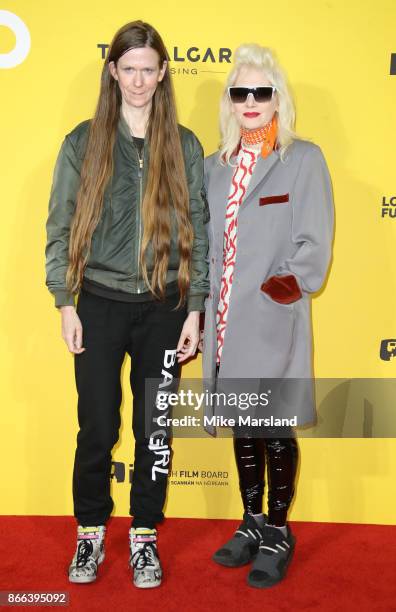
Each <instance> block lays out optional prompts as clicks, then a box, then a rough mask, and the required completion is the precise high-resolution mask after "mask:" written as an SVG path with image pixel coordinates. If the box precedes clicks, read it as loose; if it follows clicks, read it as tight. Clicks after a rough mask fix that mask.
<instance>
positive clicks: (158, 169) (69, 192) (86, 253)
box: [46, 21, 208, 588]
mask: <svg viewBox="0 0 396 612" xmlns="http://www.w3.org/2000/svg"><path fill="white" fill-rule="evenodd" d="M168 60H169V58H168V54H167V51H166V48H165V46H164V43H163V41H162V39H161V37H160V35H159V34H158V32H157V31H156V30H155V29H154V28H153V27H152V26H150V25H149V24H147V23H143V22H141V21H136V22H132V23H129V24H127V25H125V26H124V27H123V28H121V29H120V30H119V31H118V32H117V33H116V34H115V36H114V39H113V41H112V43H111V45H110V48H109V51H108V55H107V58H106V61H105V63H104V66H103V71H102V79H101V89H100V94H99V100H98V104H97V109H96V113H95V116H94V117H93V119H92V120H91V121H84V122H83V123H81V124H80V125H78V126H77V127H76V128H75V129H74V130H73V131H72V132H71V133H70V134H69V135H68V136H67V137H66V139H65V141H64V143H63V145H62V148H61V152H60V154H59V158H58V161H57V165H56V169H55V174H54V182H53V187H52V193H51V200H50V207H49V217H48V223H47V232H48V241H47V249H46V257H47V285H48V288H49V290H50V291H51V292H52V293H53V294H54V296H55V305H56V306H57V307H58V308H59V309H60V312H61V316H62V333H63V338H64V340H65V342H66V344H67V347H68V349H69V351H70V352H71V353H72V354H73V355H74V359H75V374H76V383H77V391H78V419H79V425H80V430H79V432H78V436H77V450H76V455H75V463H74V474H73V496H74V514H75V517H76V519H77V522H78V528H77V548H76V553H75V555H74V558H73V560H72V563H71V565H70V569H69V579H70V580H71V581H72V582H79V583H87V582H92V581H93V580H95V579H96V576H97V570H98V565H99V564H100V563H101V562H102V561H103V559H104V535H105V530H106V522H107V520H108V519H109V517H110V514H111V511H112V508H113V501H112V498H111V496H110V469H111V451H112V448H113V446H114V444H115V443H116V441H117V439H118V430H119V427H120V414H119V409H120V403H121V385H120V372H121V366H122V363H123V360H124V357H125V354H126V353H128V354H129V355H130V356H131V357H132V369H131V378H130V382H131V388H132V392H133V433H134V437H135V460H134V469H133V480H132V489H131V497H130V514H131V515H132V516H133V520H132V525H131V529H130V531H129V543H130V565H131V568H132V570H133V579H134V584H135V585H136V586H137V587H139V588H150V587H156V586H158V585H159V584H160V583H161V576H162V570H161V564H160V560H159V556H158V551H157V530H156V525H157V523H158V522H160V521H161V520H162V518H163V506H164V503H165V495H166V487H167V477H168V470H169V460H170V453H171V449H170V442H169V439H168V432H166V431H164V429H163V428H160V427H158V426H157V427H156V426H155V418H156V412H155V397H156V390H155V389H154V390H152V391H151V390H150V391H147V390H146V389H145V380H146V379H147V378H154V379H162V378H163V377H164V372H165V373H166V377H167V380H170V379H172V377H173V378H177V377H178V375H179V369H180V364H181V362H182V361H185V360H186V359H187V358H188V357H190V356H192V355H193V354H194V353H195V351H196V347H197V343H198V339H199V313H200V311H202V310H203V309H204V308H203V303H204V299H205V296H206V295H207V292H208V280H207V263H206V256H207V234H206V228H205V227H204V222H205V221H206V220H207V219H206V215H207V211H206V209H205V203H204V200H203V198H202V191H203V154H202V148H201V145H200V143H199V142H198V140H197V138H196V137H195V135H194V134H193V133H192V132H191V131H190V130H188V129H186V128H184V127H182V126H180V125H178V124H177V119H176V109H175V101H174V95H173V88H172V83H171V78H170V73H169V65H168ZM77 292H79V298H78V305H77V310H76V309H75V307H74V294H76V293H77ZM146 414H151V415H152V423H151V425H152V426H151V427H148V426H147V423H145V415H146ZM149 425H150V424H149Z"/></svg>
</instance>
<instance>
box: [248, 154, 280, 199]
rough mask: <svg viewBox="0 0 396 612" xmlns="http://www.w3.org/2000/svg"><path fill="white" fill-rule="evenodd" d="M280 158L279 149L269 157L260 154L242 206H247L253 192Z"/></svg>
mask: <svg viewBox="0 0 396 612" xmlns="http://www.w3.org/2000/svg"><path fill="white" fill-rule="evenodd" d="M279 160H280V156H279V153H278V152H277V151H273V152H272V153H271V155H268V157H265V158H264V157H262V156H261V155H259V156H258V158H257V162H256V166H255V168H254V171H253V175H252V178H251V179H250V182H249V185H248V188H247V191H246V194H245V197H244V198H243V202H242V204H241V208H244V207H245V206H246V203H247V202H248V201H249V198H250V197H251V196H252V195H253V192H254V191H255V190H256V189H257V188H258V187H259V186H260V185H261V184H262V183H263V182H264V181H265V179H266V177H267V175H268V173H269V172H270V170H271V169H272V168H273V166H274V165H275V164H276V163H277V162H278V161H279Z"/></svg>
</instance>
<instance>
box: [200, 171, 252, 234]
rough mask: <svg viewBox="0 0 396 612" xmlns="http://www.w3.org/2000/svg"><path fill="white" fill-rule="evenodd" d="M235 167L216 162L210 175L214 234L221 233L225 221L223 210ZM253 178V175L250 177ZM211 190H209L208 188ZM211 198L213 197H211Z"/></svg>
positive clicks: (224, 209) (210, 199)
mask: <svg viewBox="0 0 396 612" xmlns="http://www.w3.org/2000/svg"><path fill="white" fill-rule="evenodd" d="M234 171H235V168H234V167H232V166H229V165H228V164H227V165H225V166H222V165H220V164H219V163H218V164H216V166H215V169H214V171H213V173H212V176H211V181H210V182H211V186H212V185H213V187H212V189H213V196H212V194H211V193H209V194H208V195H209V201H210V202H213V206H212V207H211V211H210V213H211V217H212V227H213V230H214V233H215V234H221V235H222V234H223V231H224V223H225V212H226V206H227V201H228V196H229V193H230V187H231V180H232V176H233V174H234ZM252 178H253V177H252ZM210 191H211V190H210ZM212 198H213V199H212Z"/></svg>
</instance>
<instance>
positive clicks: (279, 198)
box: [260, 193, 289, 206]
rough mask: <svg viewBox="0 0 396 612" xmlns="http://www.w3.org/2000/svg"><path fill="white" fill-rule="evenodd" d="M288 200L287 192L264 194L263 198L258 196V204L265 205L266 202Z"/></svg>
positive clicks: (272, 202) (276, 202) (273, 202)
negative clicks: (271, 194)
mask: <svg viewBox="0 0 396 612" xmlns="http://www.w3.org/2000/svg"><path fill="white" fill-rule="evenodd" d="M288 201H289V194H288V193H285V194H284V195H273V196H266V197H264V198H260V206H265V205H266V204H283V203H285V202H288Z"/></svg>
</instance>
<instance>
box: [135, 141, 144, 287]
mask: <svg viewBox="0 0 396 612" xmlns="http://www.w3.org/2000/svg"><path fill="white" fill-rule="evenodd" d="M136 152H137V156H138V159H139V173H138V176H139V241H138V261H137V277H136V284H137V292H138V293H141V291H140V288H139V276H140V247H141V236H142V180H143V160H144V147H143V153H142V157H141V158H140V155H139V152H138V151H137V150H136Z"/></svg>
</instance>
